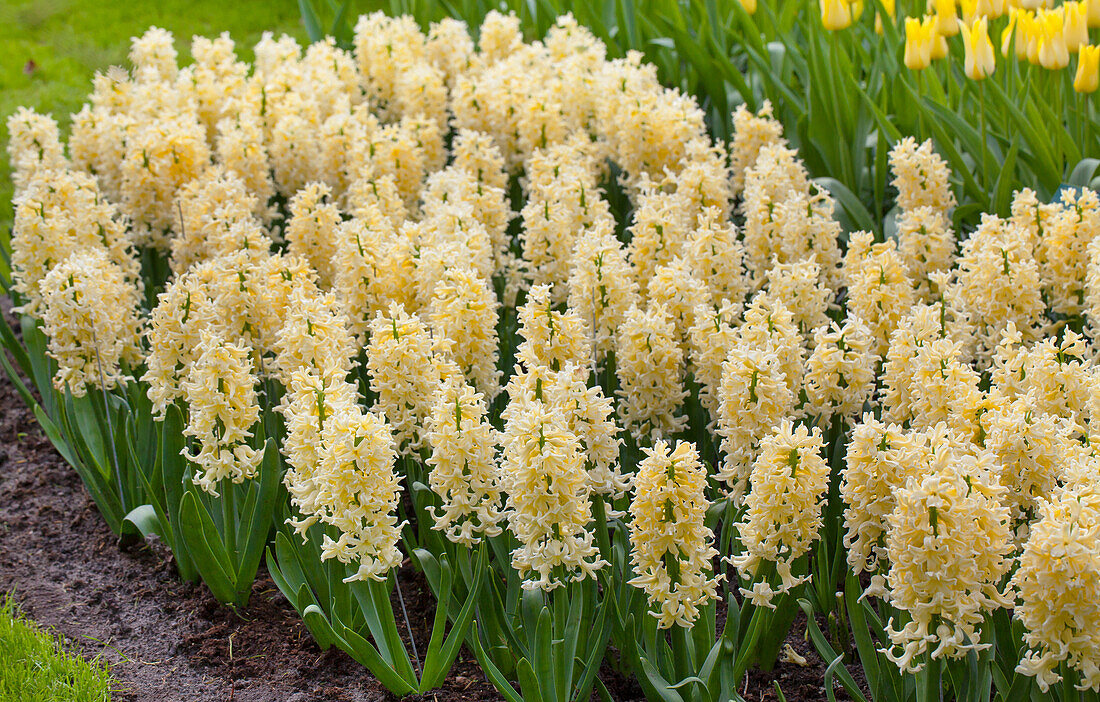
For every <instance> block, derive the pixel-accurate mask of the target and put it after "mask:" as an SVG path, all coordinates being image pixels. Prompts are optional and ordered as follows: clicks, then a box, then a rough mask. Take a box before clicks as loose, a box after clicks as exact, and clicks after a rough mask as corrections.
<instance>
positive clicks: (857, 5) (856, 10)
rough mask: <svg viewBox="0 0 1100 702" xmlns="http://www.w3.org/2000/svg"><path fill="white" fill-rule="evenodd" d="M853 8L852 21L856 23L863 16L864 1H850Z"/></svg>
mask: <svg viewBox="0 0 1100 702" xmlns="http://www.w3.org/2000/svg"><path fill="white" fill-rule="evenodd" d="M848 2H849V4H850V5H851V6H852V21H853V22H855V21H856V20H858V19H859V18H860V17H862V16H863V0H848Z"/></svg>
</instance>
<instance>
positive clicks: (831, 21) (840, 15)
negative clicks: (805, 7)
mask: <svg viewBox="0 0 1100 702" xmlns="http://www.w3.org/2000/svg"><path fill="white" fill-rule="evenodd" d="M820 3H821V24H822V25H824V27H825V29H828V30H829V31H830V32H833V31H836V30H838V29H847V28H848V27H849V26H851V24H852V6H851V5H849V4H848V0H820Z"/></svg>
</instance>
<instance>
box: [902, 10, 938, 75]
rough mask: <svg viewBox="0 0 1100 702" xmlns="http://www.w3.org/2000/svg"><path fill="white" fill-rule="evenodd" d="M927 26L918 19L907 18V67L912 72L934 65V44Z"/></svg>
mask: <svg viewBox="0 0 1100 702" xmlns="http://www.w3.org/2000/svg"><path fill="white" fill-rule="evenodd" d="M926 26H927V24H926V23H924V22H921V21H920V20H919V19H917V18H916V17H906V18H905V67H906V68H908V69H909V70H911V71H919V70H921V69H922V68H928V67H929V66H930V65H932V42H931V40H930V39H931V37H929V36H928V32H927V31H926Z"/></svg>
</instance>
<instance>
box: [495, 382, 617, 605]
mask: <svg viewBox="0 0 1100 702" xmlns="http://www.w3.org/2000/svg"><path fill="white" fill-rule="evenodd" d="M502 442H503V444H504V455H503V460H502V463H501V474H502V487H503V488H504V493H505V494H506V495H507V496H508V505H507V507H508V525H509V529H510V531H511V532H512V534H513V535H514V536H515V538H516V540H517V541H518V542H519V547H517V548H516V549H515V550H514V551H513V552H512V567H513V568H515V569H516V570H517V571H518V572H519V574H520V576H521V577H522V578H523V587H524V588H525V589H543V590H551V589H554V588H555V587H558V586H560V585H562V584H564V582H565V581H567V580H583V579H585V578H589V577H594V575H595V572H596V570H598V569H600V568H602V567H603V566H605V565H607V562H606V561H604V560H602V559H601V558H600V554H599V551H598V550H597V548H596V546H595V544H594V543H593V535H592V532H591V531H590V530H589V529H588V523H589V522H590V521H591V520H592V513H591V505H590V498H589V493H590V490H589V484H588V473H587V472H586V471H585V454H584V449H583V447H582V446H581V442H580V441H579V440H578V439H577V436H576V435H575V434H574V433H573V432H571V431H570V430H569V427H568V424H567V422H566V418H565V416H564V415H563V413H562V412H560V411H558V410H557V408H556V407H553V406H552V405H549V404H547V403H545V402H541V401H537V400H536V401H532V402H526V403H524V405H523V408H522V411H520V412H517V413H515V414H513V415H511V416H509V417H508V418H507V424H506V425H505V428H504V435H503V437H502Z"/></svg>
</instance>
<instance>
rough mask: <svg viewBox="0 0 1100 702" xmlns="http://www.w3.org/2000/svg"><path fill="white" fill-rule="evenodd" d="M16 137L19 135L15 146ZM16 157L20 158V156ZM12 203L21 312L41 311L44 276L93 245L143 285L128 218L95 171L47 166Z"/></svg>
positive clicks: (127, 276)
mask: <svg viewBox="0 0 1100 702" xmlns="http://www.w3.org/2000/svg"><path fill="white" fill-rule="evenodd" d="M15 143H16V141H15V139H14V138H13V140H12V142H11V144H9V147H10V146H12V145H14V144H15ZM13 150H14V149H13ZM13 160H14V161H15V162H16V164H18V163H19V160H18V157H14V156H13ZM12 204H13V205H14V208H15V213H14V214H15V222H14V227H13V228H12V238H11V248H12V254H11V266H12V289H13V290H14V291H15V292H16V293H19V295H20V296H21V298H22V300H21V301H22V304H21V305H20V306H19V307H18V308H17V309H16V311H17V312H20V313H22V314H29V315H32V316H36V317H37V316H41V311H40V305H41V299H42V292H41V290H40V289H39V283H40V282H41V281H42V279H43V278H45V277H46V274H47V273H49V271H50V269H51V268H53V267H54V266H56V265H57V264H59V263H61V262H62V261H64V260H65V259H66V258H68V257H69V256H71V255H72V254H75V253H82V252H86V251H91V250H100V251H102V252H104V254H105V257H106V259H107V260H109V261H110V262H111V263H112V264H114V265H115V266H116V267H118V268H119V269H120V270H121V272H122V274H123V275H124V276H125V279H126V281H127V282H128V283H129V284H130V285H131V286H134V287H135V288H137V289H138V290H139V291H140V290H142V289H143V285H142V279H141V264H140V262H139V261H138V259H137V257H136V256H135V255H134V251H133V248H132V240H131V235H130V232H129V230H128V229H127V226H126V224H127V223H126V220H125V219H124V218H123V217H121V216H120V215H119V212H118V208H117V207H115V206H114V205H113V204H111V203H110V202H109V201H108V200H107V199H106V198H105V197H104V196H103V194H102V193H101V192H100V189H99V186H98V183H97V179H96V178H94V177H93V176H91V175H89V174H87V173H81V172H79V171H69V170H60V171H51V170H43V171H42V172H41V173H39V174H37V176H36V177H34V178H31V179H29V180H28V181H27V182H26V183H25V184H24V185H23V186H21V188H20V191H19V194H18V195H16V197H15V200H14V201H13V203H12Z"/></svg>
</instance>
